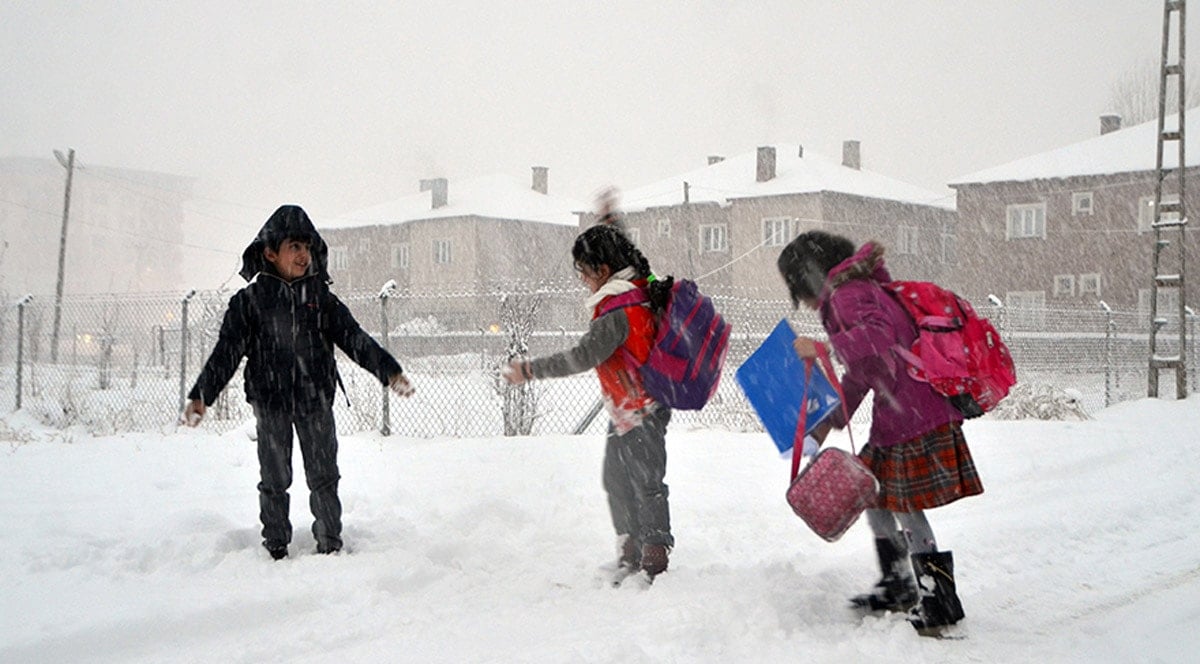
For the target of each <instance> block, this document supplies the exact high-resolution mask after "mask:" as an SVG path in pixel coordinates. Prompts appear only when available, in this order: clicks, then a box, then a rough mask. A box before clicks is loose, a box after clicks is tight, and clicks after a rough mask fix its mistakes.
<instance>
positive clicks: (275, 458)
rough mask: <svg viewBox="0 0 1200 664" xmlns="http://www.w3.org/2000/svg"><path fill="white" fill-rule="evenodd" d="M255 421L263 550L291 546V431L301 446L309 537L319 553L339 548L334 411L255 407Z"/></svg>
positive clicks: (340, 516) (340, 519) (339, 516)
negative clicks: (310, 516) (309, 514)
mask: <svg viewBox="0 0 1200 664" xmlns="http://www.w3.org/2000/svg"><path fill="white" fill-rule="evenodd" d="M254 416H255V418H257V420H258V424H257V429H258V466H259V477H260V478H261V481H260V482H259V483H258V506H259V519H260V520H261V521H262V525H263V529H262V536H263V546H266V547H267V548H268V549H270V548H276V547H281V546H286V545H287V544H288V543H289V542H291V541H292V522H291V520H290V519H289V518H288V512H289V500H288V488H290V487H291V486H292V427H293V426H294V427H295V429H296V437H297V438H299V440H300V454H301V455H302V456H303V457H304V478H305V480H306V481H307V483H308V504H309V508H310V509H312V514H313V517H314V518H315V521H314V522H313V528H312V530H313V537H315V538H316V540H317V550H319V551H336V550H338V549H341V548H342V503H341V501H340V500H338V495H337V489H338V480H339V479H341V475H339V474H338V465H337V449H338V442H337V430H336V429H335V427H334V422H333V409H332V408H330V409H326V410H322V411H319V412H315V413H304V414H298V415H293V414H291V413H286V412H281V411H275V410H267V409H265V408H261V407H259V406H255V407H254Z"/></svg>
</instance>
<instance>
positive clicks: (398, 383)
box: [388, 373, 417, 398]
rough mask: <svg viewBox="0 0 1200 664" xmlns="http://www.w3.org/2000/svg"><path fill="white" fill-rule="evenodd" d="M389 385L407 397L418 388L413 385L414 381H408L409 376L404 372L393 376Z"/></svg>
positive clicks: (394, 390) (397, 392)
mask: <svg viewBox="0 0 1200 664" xmlns="http://www.w3.org/2000/svg"><path fill="white" fill-rule="evenodd" d="M388 387H390V388H392V391H393V392H395V393H396V394H398V395H400V396H402V397H405V398H408V397H411V396H412V395H413V392H416V391H417V389H416V388H415V387H413V386H412V383H410V382H408V376H405V375H404V374H402V373H398V374H396V375H394V376H392V379H391V380H390V381H388Z"/></svg>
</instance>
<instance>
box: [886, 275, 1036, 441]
mask: <svg viewBox="0 0 1200 664" xmlns="http://www.w3.org/2000/svg"><path fill="white" fill-rule="evenodd" d="M882 285H883V288H884V290H885V291H887V292H889V293H891V294H892V295H893V296H894V297H895V298H896V301H897V302H899V303H900V306H902V307H904V310H905V311H907V312H908V313H909V315H910V316H912V318H913V321H914V322H915V323H916V324H917V331H918V332H919V334H918V336H917V340H916V341H915V342H913V345H912V348H911V349H909V348H902V347H900V346H897V347H896V353H897V354H899V355H900V356H901V357H903V358H904V360H905V361H906V362H908V365H909V366H908V373H909V375H910V376H912V377H913V378H915V379H916V380H919V381H923V382H927V383H929V385H930V386H931V387H932V388H933V389H934V390H936V391H937V392H938V393H940V394H944V395H945V396H946V397H948V398H949V399H950V402H951V403H953V404H954V406H955V407H956V408H958V410H959V411H960V412H962V414H963V417H966V418H972V417H979V416H980V415H983V414H984V413H986V412H988V411H990V410H992V409H993V408H995V407H996V404H998V403H1000V400H1001V399H1003V398H1004V397H1005V396H1007V395H1008V390H1009V388H1011V387H1012V386H1013V385H1015V384H1016V383H1017V372H1016V368H1015V367H1014V366H1013V361H1012V354H1011V353H1009V351H1008V346H1005V345H1004V342H1003V341H1001V340H1000V333H999V332H997V331H996V328H994V327H992V324H991V323H990V322H988V320H987V319H986V318H980V317H979V315H978V314H976V313H975V310H974V309H973V308H972V307H971V305H970V304H969V303H968V302H967V301H966V300H964V299H962V298H961V297H959V296H957V295H955V294H954V293H953V292H951V291H948V290H946V289H945V288H942V287H941V286H938V285H937V284H933V283H930V282H928V281H892V282H888V283H885V284H882Z"/></svg>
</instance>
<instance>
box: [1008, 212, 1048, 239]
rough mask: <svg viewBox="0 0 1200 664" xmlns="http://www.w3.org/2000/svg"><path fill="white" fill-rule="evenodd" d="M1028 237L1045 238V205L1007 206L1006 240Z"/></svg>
mask: <svg viewBox="0 0 1200 664" xmlns="http://www.w3.org/2000/svg"><path fill="white" fill-rule="evenodd" d="M1030 237H1034V238H1042V239H1045V237H1046V204H1045V203H1032V204H1028V205H1010V206H1008V236H1007V239H1009V240H1016V239H1019V238H1030Z"/></svg>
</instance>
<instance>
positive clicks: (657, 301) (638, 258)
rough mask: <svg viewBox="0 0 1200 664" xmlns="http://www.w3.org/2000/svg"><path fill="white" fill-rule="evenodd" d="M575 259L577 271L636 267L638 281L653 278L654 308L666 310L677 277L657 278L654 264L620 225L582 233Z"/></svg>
mask: <svg viewBox="0 0 1200 664" xmlns="http://www.w3.org/2000/svg"><path fill="white" fill-rule="evenodd" d="M571 257H572V258H574V259H575V267H576V268H581V267H587V268H589V269H591V270H593V271H594V270H598V269H599V268H600V266H601V265H607V266H608V269H609V270H611V271H612V272H614V273H616V272H620V271H621V270H624V269H625V268H627V267H631V268H633V275H634V276H633V278H634V279H652V281H651V282H650V286H649V288H648V289H647V291H648V293H647V294H648V296H649V299H650V308H651V309H652V310H654V311H661V310H662V309H665V308H666V304H667V298H668V297H669V295H670V292H671V286H672V284H674V282H675V280H674V278H673V277H667V278H666V279H654V278H653V276H654V275H653V273H651V272H650V261H648V260H646V257H645V256H644V255H642V252H641V251H640V250H638V248H637V246H636V245H634V244H633V242H632V241H631V240H630V239H629V237H628V236H627V235H625V233H623V232H621V230H620V229H619V228H618V227H617V226H615V225H611V224H600V225H597V226H592V227H591V228H588V229H587V230H585V231H584V232H582V233H580V234H579V236H578V237H576V238H575V245H574V246H573V247H571Z"/></svg>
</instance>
